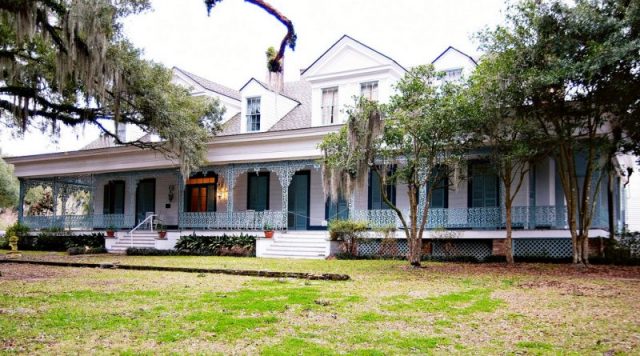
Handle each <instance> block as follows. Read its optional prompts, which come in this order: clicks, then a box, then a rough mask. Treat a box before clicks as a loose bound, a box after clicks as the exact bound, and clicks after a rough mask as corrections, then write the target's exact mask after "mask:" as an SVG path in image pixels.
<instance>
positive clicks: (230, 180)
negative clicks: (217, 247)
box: [225, 164, 236, 228]
mask: <svg viewBox="0 0 640 356" xmlns="http://www.w3.org/2000/svg"><path fill="white" fill-rule="evenodd" d="M225 173H226V176H225V180H226V181H227V228H233V188H234V187H235V185H236V176H235V172H234V167H233V165H232V164H230V165H228V166H227V169H226V172H225Z"/></svg>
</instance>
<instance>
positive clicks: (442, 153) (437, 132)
mask: <svg viewBox="0 0 640 356" xmlns="http://www.w3.org/2000/svg"><path fill="white" fill-rule="evenodd" d="M441 78H442V74H441V73H440V74H438V73H436V72H435V71H434V70H433V67H432V66H418V67H416V68H413V69H412V70H410V71H409V72H407V73H406V74H405V76H404V77H403V78H402V79H401V80H400V81H399V82H398V83H397V85H396V90H397V94H396V95H394V96H392V97H391V101H390V104H389V105H388V106H385V105H379V104H378V103H376V102H371V101H368V100H366V99H364V98H360V99H359V100H358V101H357V103H356V106H355V107H354V108H352V109H350V110H349V111H348V113H349V118H348V121H347V123H346V125H345V126H344V127H343V128H342V129H341V130H340V131H339V132H338V133H334V134H330V135H327V136H326V138H325V139H324V140H323V142H322V143H321V145H320V148H321V149H322V150H323V151H324V159H323V176H324V185H325V192H329V196H330V197H331V199H333V200H336V199H338V196H340V195H343V196H349V195H350V194H351V192H352V191H353V190H354V189H357V188H362V187H363V186H364V184H365V182H366V177H367V175H368V172H369V170H370V169H371V170H374V171H375V172H376V173H377V174H378V176H379V177H381V184H380V186H381V196H382V199H383V200H384V202H385V203H386V204H387V205H388V206H389V207H390V208H391V209H392V210H393V211H394V212H395V213H396V215H397V216H398V218H399V220H400V221H401V223H402V227H403V228H404V231H405V236H406V238H407V241H408V243H409V255H408V256H407V257H408V260H409V263H410V264H411V265H413V266H420V260H421V255H422V237H423V233H424V230H425V226H426V223H427V220H428V213H429V206H430V201H431V196H432V193H433V191H434V190H435V189H438V188H442V189H448V188H449V187H448V185H449V184H452V183H455V180H454V179H453V178H454V174H455V171H456V167H457V166H458V165H459V163H460V161H461V160H462V158H463V155H464V153H465V151H466V147H467V146H468V144H469V141H468V137H467V136H468V135H466V132H467V130H466V128H465V124H466V123H467V120H466V119H467V117H469V113H468V112H466V111H467V110H469V108H470V106H469V105H468V103H467V102H466V100H465V97H464V95H463V92H462V88H461V87H460V86H458V85H454V84H451V83H449V84H445V85H443V86H440V87H438V86H435V85H434V83H436V82H438V81H439V79H441ZM385 115H386V116H385ZM390 166H394V167H395V169H389V167H390ZM443 182H447V183H445V184H447V186H444V187H443V186H442V184H443ZM398 183H401V184H406V185H407V187H408V191H407V197H408V199H409V216H405V214H404V213H403V212H402V211H401V210H400V209H399V208H398V207H397V206H396V205H395V204H394V203H393V202H392V201H391V199H390V197H389V196H388V194H387V190H386V189H384V187H385V186H386V185H388V184H398Z"/></svg>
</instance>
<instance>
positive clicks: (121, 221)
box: [8, 35, 624, 258]
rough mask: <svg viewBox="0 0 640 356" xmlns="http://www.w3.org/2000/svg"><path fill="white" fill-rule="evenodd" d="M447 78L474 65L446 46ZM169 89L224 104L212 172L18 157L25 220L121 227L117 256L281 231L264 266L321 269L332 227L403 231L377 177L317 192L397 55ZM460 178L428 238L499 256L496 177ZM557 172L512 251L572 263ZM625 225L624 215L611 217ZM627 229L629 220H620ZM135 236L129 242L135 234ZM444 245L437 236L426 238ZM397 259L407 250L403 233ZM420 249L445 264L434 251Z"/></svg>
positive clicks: (527, 206)
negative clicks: (42, 191) (445, 234)
mask: <svg viewBox="0 0 640 356" xmlns="http://www.w3.org/2000/svg"><path fill="white" fill-rule="evenodd" d="M433 65H434V66H435V67H436V69H438V70H441V71H444V72H445V80H458V79H459V78H461V77H463V76H468V75H469V74H470V73H471V72H472V71H473V68H474V67H475V65H476V60H475V59H474V58H473V57H471V56H469V55H467V54H465V53H463V52H461V51H459V50H458V49H456V48H453V47H449V48H447V49H446V50H445V51H443V52H442V53H441V54H440V55H439V56H438V57H437V58H436V59H435V60H434V61H433ZM173 71H174V82H175V83H176V84H178V85H183V86H185V87H187V88H188V89H189V90H190V91H191V92H192V94H193V95H206V96H211V97H215V98H218V99H219V100H220V102H221V103H222V104H223V105H224V106H225V107H226V113H225V116H224V129H223V131H222V132H221V133H220V134H219V135H218V136H217V137H215V139H214V140H213V141H212V142H210V143H209V144H208V147H209V150H208V155H207V160H208V162H209V165H207V166H206V167H202V168H201V170H200V171H199V172H194V173H193V174H192V175H191V176H190V177H182V176H181V175H180V173H179V170H178V168H177V165H176V163H175V162H172V161H170V160H168V159H166V158H165V157H164V156H163V155H161V154H160V153H158V152H155V151H152V150H142V149H138V148H134V147H130V146H120V145H114V144H113V143H111V142H109V141H108V140H105V139H100V140H97V141H96V142H94V143H93V144H91V145H89V146H88V147H86V148H85V149H81V150H77V151H72V152H62V153H49V154H41V155H33V156H23V157H12V158H9V159H8V161H9V163H11V164H13V165H15V173H16V175H17V176H18V177H19V179H20V187H21V190H20V192H21V193H20V199H21V204H20V213H19V219H20V220H21V221H23V222H24V223H25V224H27V225H29V226H30V227H31V228H32V229H39V228H46V227H54V226H56V227H64V228H68V229H73V230H75V231H82V230H92V231H93V230H106V229H107V228H109V227H114V228H116V229H117V230H118V231H117V233H116V236H117V238H116V239H109V240H107V247H108V249H109V250H110V251H122V250H124V249H126V248H127V247H129V246H144V247H156V248H164V249H167V248H172V247H173V245H174V244H175V242H176V241H177V239H178V238H179V237H180V236H181V235H186V234H191V233H194V232H195V233H197V234H220V233H221V231H224V232H225V233H228V234H229V233H241V232H245V233H246V232H248V231H261V230H262V229H263V228H264V227H265V225H268V226H270V227H273V228H275V229H276V230H277V233H276V236H275V238H274V239H260V241H259V242H258V251H257V252H258V256H259V257H261V256H264V257H311V258H323V257H326V256H327V255H328V254H329V253H330V244H329V242H328V241H327V236H328V234H327V231H326V229H327V221H328V220H330V219H332V218H336V217H341V218H346V217H352V218H357V219H362V220H367V221H368V222H369V223H370V225H371V226H372V227H376V226H386V225H389V224H392V225H396V226H399V224H398V221H397V219H396V217H395V215H394V213H393V212H392V211H391V210H390V209H388V207H387V206H386V205H385V204H384V203H383V202H382V199H381V197H380V193H379V192H380V190H379V184H380V182H379V179H378V178H377V177H374V176H371V177H370V179H369V183H368V187H367V188H366V189H364V190H363V191H358V192H356V193H355V195H354V196H353V197H351V199H350V200H349V201H348V200H347V199H343V200H339V201H338V202H335V203H330V202H329V201H327V200H326V199H325V194H324V193H323V188H322V176H321V174H322V173H321V169H320V168H321V167H320V164H319V162H318V159H319V158H320V157H321V152H320V150H319V149H318V144H319V143H320V142H321V141H322V139H323V137H324V136H325V135H326V134H327V133H330V132H335V131H337V130H338V129H339V128H340V127H341V125H342V123H344V121H345V119H346V113H345V110H344V108H345V107H346V106H348V105H352V104H353V103H354V98H355V97H358V96H360V95H363V96H366V97H367V98H369V99H373V100H378V101H380V102H385V101H387V100H388V99H389V97H390V96H391V95H392V94H393V90H394V87H393V86H394V83H396V82H397V81H398V80H399V79H400V78H401V77H402V76H403V75H404V73H405V72H406V69H405V68H404V67H403V66H402V65H400V64H399V63H398V62H396V61H395V60H393V59H392V58H391V57H389V56H387V55H385V54H383V53H381V52H379V51H377V50H375V49H373V48H371V47H369V46H367V45H365V44H363V43H361V42H359V41H357V40H355V39H353V38H351V37H349V36H346V35H345V36H343V37H342V38H340V39H339V40H338V41H337V42H335V43H334V44H333V45H332V46H331V47H330V48H329V49H327V50H326V51H324V52H323V53H322V54H321V55H320V56H319V57H318V58H317V59H316V60H315V61H314V62H313V63H311V64H310V65H309V66H308V67H307V68H306V69H304V70H302V71H301V74H300V79H299V80H298V81H294V82H285V83H283V84H282V85H281V87H280V88H273V87H271V86H270V85H269V84H268V83H266V82H264V81H261V80H259V79H256V78H250V79H249V80H248V81H247V82H246V84H244V85H243V86H242V87H241V88H239V89H238V90H235V89H231V88H228V87H226V86H224V85H221V84H219V83H215V82H213V81H210V80H207V79H205V78H202V77H200V76H197V75H195V74H192V73H189V72H187V71H185V70H182V69H179V68H174V70H173ZM464 169H465V170H466V172H465V174H464V175H462V176H463V177H464V178H463V179H461V180H460V182H457V183H456V184H455V185H454V187H453V188H452V189H442V190H439V191H437V192H435V194H434V196H433V198H432V199H433V200H432V202H431V203H432V210H431V212H430V218H429V221H428V228H429V229H430V231H433V229H438V230H440V229H448V230H455V231H456V232H457V233H456V235H457V236H458V238H457V240H456V242H455V245H456V249H457V250H456V252H455V253H456V254H459V255H472V256H476V257H478V258H484V257H486V256H488V255H491V254H493V253H496V252H498V253H499V251H498V249H497V247H499V246H500V243H501V241H502V239H503V238H504V230H503V229H504V214H503V213H504V211H503V210H504V209H503V207H502V205H501V201H500V200H501V199H500V184H499V180H498V178H497V176H496V175H495V174H494V173H492V170H491V167H490V166H489V164H488V163H487V161H486V160H485V159H484V158H483V157H482V154H481V153H477V154H473V153H472V154H471V155H470V157H469V162H468V163H467V165H466V166H465V167H464ZM555 169H556V168H555V164H554V162H553V160H551V159H546V160H544V161H542V162H541V163H539V164H538V165H536V167H534V169H532V170H531V172H530V174H529V175H528V176H527V177H526V182H525V184H524V187H523V189H522V190H521V191H520V193H519V194H518V197H517V199H516V203H515V205H516V207H515V208H514V225H515V226H516V231H515V232H514V239H515V245H514V246H515V253H516V254H517V255H518V254H519V255H527V254H528V255H532V254H539V255H548V256H557V257H562V256H568V255H571V241H570V239H569V236H570V235H569V232H568V231H567V230H566V213H565V208H564V199H563V196H562V191H561V188H560V185H559V182H558V179H557V173H556V172H555ZM622 183H623V182H621V181H619V182H618V185H617V188H616V192H617V195H616V197H617V198H616V199H617V201H616V209H617V211H620V209H621V206H622V204H623V202H624V199H622V198H621V197H622V194H623V193H624V189H623V188H622ZM38 185H44V186H49V187H51V188H52V191H53V196H54V199H55V201H56V204H54V211H53V214H51V215H45V216H42V215H41V216H30V215H28V214H26V213H25V211H24V209H23V204H22V201H23V199H24V196H25V193H26V192H27V190H28V189H30V188H32V187H34V186H38ZM388 189H389V191H390V193H391V195H392V198H393V200H394V201H395V202H396V204H397V205H398V207H399V208H400V209H405V210H406V209H408V207H409V206H408V197H407V189H406V186H403V185H401V184H399V185H397V186H390V187H388ZM77 191H86V192H89V193H90V196H91V204H90V211H89V212H87V214H83V215H71V214H69V213H68V209H67V201H68V200H69V197H70V196H72V195H73V194H74V192H77ZM597 204H598V207H597V212H598V213H597V214H596V220H595V221H594V224H593V231H592V232H591V234H590V235H591V236H606V235H607V232H606V231H605V228H606V226H607V223H606V215H605V212H606V204H607V202H606V197H605V196H604V193H603V194H602V195H601V197H600V198H599V200H598V202H597ZM150 216H153V217H152V218H151V219H153V218H155V219H159V220H161V221H162V222H163V224H165V225H167V226H168V227H169V233H168V239H166V240H157V239H154V238H153V235H152V234H149V233H148V232H145V231H144V230H145V226H146V225H145V224H142V225H140V224H141V223H144V222H145V221H146V220H148V219H149V217H150ZM617 216H620V214H617ZM618 223H619V225H622V224H623V223H624V222H623V221H622V220H621V219H620V221H618ZM136 227H137V229H135V230H136V231H134V232H133V233H132V232H131V231H132V230H134V228H136ZM370 237H371V238H370V239H368V240H367V241H364V242H362V243H361V244H360V247H359V248H360V252H361V253H363V254H376V253H379V251H380V249H381V247H382V245H383V243H382V240H381V237H380V236H377V235H376V234H374V233H372V234H371V236H370ZM434 237H436V236H435V235H433V234H431V233H429V234H427V236H426V238H427V239H428V240H430V239H432V238H434ZM395 238H396V240H397V244H396V246H397V253H399V254H402V253H404V252H406V250H407V245H406V241H405V240H404V234H403V233H401V232H398V233H397V234H396V236H395ZM427 245H428V246H430V249H429V250H428V251H426V252H427V253H431V254H434V255H438V254H444V253H450V251H449V252H447V251H444V250H443V248H442V244H441V243H440V242H439V241H438V240H435V241H433V243H429V244H427Z"/></svg>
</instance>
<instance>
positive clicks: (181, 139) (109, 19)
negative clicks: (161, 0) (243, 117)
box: [0, 0, 223, 175]
mask: <svg viewBox="0 0 640 356" xmlns="http://www.w3.org/2000/svg"><path fill="white" fill-rule="evenodd" d="M148 8H149V2H148V0H124V1H113V0H94V1H63V0H51V1H49V0H47V1H45V0H9V1H3V2H0V122H1V123H2V124H4V125H5V126H7V127H8V128H10V129H12V130H14V131H16V132H18V133H22V132H24V131H25V130H26V129H27V128H28V127H36V128H39V129H41V130H42V131H47V130H49V131H51V132H52V133H53V134H54V136H55V135H57V134H58V133H59V128H60V125H66V126H70V127H76V126H82V125H86V124H89V125H95V126H97V127H98V128H99V129H100V131H101V132H102V134H104V135H106V136H109V137H111V138H113V140H115V142H117V143H120V144H123V143H124V144H130V145H135V146H138V147H141V148H152V149H157V150H160V151H162V152H163V153H164V154H166V155H167V156H168V157H169V158H172V159H179V160H180V166H181V169H182V171H183V173H184V174H185V175H186V174H188V172H189V171H190V170H191V169H193V168H195V167H197V166H198V165H200V164H202V163H203V162H204V161H205V159H204V158H205V153H206V142H207V141H208V140H209V139H210V138H211V136H212V134H215V132H216V130H217V129H218V128H219V124H218V122H219V120H220V118H221V114H222V112H223V109H222V108H221V107H220V105H219V103H218V102H217V101H215V100H208V99H203V98H195V97H191V96H190V95H189V93H188V91H187V90H185V89H182V88H179V87H177V86H174V85H173V84H171V82H170V81H171V73H170V71H169V70H167V69H165V68H164V67H162V66H161V65H159V64H156V63H152V62H148V61H144V60H141V59H140V53H139V51H138V50H137V49H135V48H133V46H132V45H131V44H130V43H129V42H127V40H126V38H125V37H124V35H123V33H122V24H121V20H122V18H124V17H126V16H127V15H130V14H134V13H138V12H140V11H144V10H146V9H148ZM110 120H112V121H114V122H115V126H117V125H122V124H133V125H137V126H139V127H140V128H141V129H143V131H145V132H148V133H155V134H158V135H159V136H160V137H161V138H162V139H163V140H161V141H160V142H151V141H149V140H134V141H129V142H123V141H122V140H121V138H120V137H118V135H117V134H116V132H117V130H114V129H111V128H109V125H106V124H105V123H106V122H108V121H110Z"/></svg>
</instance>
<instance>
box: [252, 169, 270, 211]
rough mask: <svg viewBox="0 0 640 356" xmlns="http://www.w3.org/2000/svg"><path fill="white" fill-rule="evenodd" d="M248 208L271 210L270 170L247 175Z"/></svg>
mask: <svg viewBox="0 0 640 356" xmlns="http://www.w3.org/2000/svg"><path fill="white" fill-rule="evenodd" d="M247 210H255V211H263V210H269V172H264V173H260V174H257V173H253V172H252V173H249V175H248V176H247Z"/></svg>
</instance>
